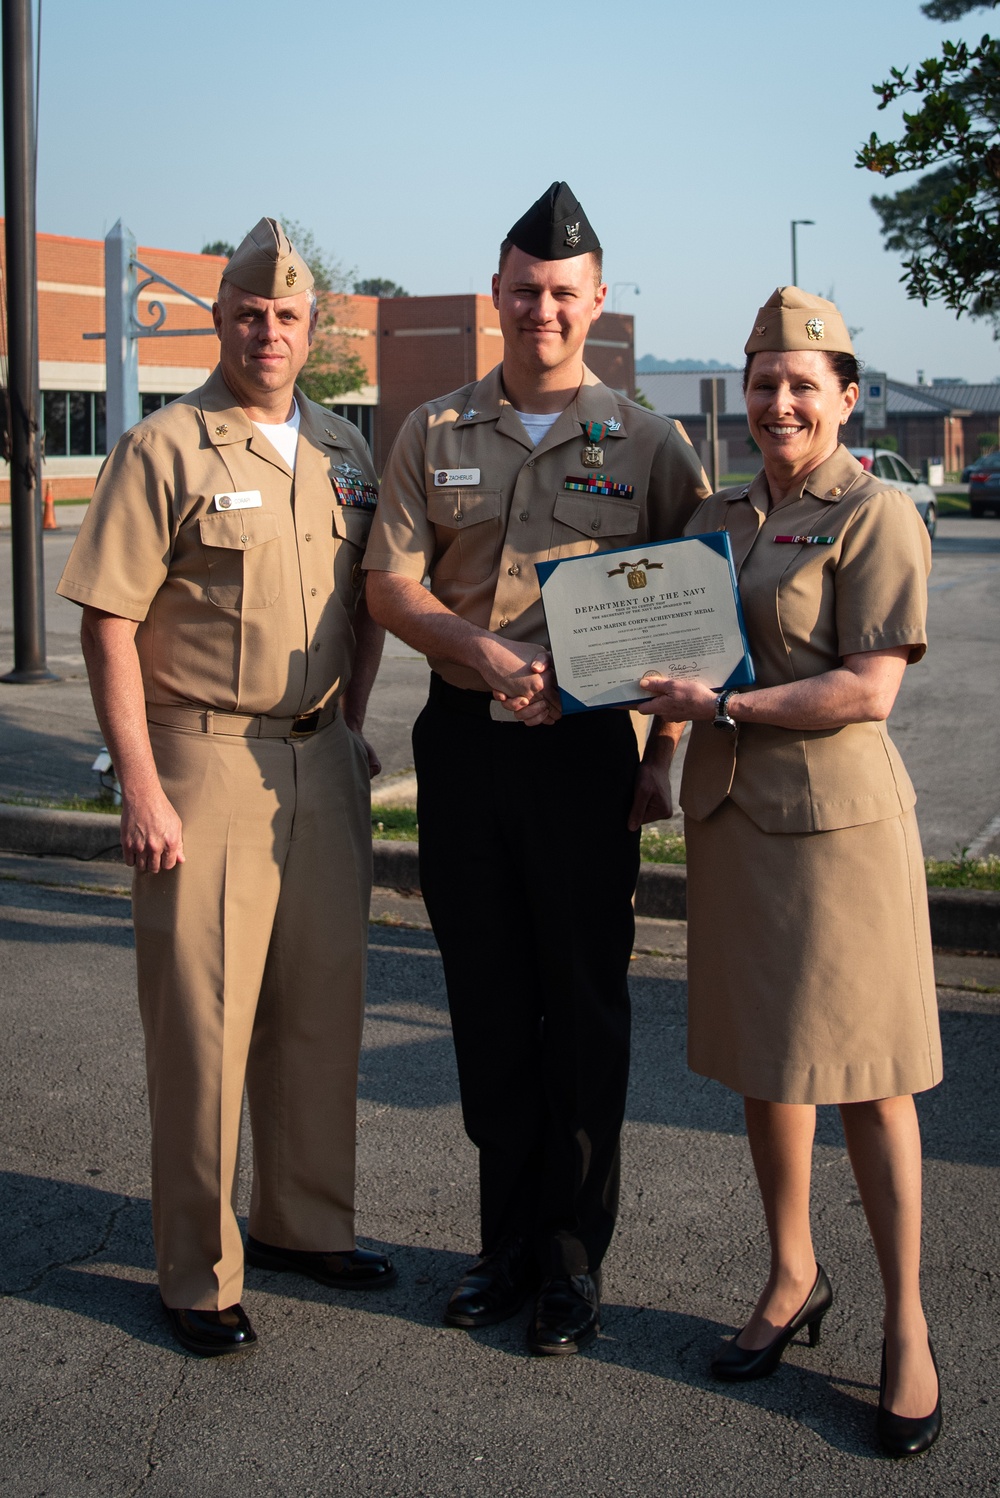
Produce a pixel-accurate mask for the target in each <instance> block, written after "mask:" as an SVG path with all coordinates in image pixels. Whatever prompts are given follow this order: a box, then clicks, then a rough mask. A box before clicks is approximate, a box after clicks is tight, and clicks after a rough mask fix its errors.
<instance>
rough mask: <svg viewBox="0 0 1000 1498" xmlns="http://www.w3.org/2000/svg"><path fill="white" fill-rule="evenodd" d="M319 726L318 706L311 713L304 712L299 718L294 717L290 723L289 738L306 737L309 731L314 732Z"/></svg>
mask: <svg viewBox="0 0 1000 1498" xmlns="http://www.w3.org/2000/svg"><path fill="white" fill-rule="evenodd" d="M318 727H319V708H317V709H316V710H315V712H312V713H306V714H304V716H303V717H301V718H296V719H295V721H294V722H293V723H292V731H291V733H290V734H289V735H288V737H289V738H291V739H307V738H308V737H309V735H310V734H311V733H315V732H316V729H317V728H318Z"/></svg>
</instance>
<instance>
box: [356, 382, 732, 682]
mask: <svg viewBox="0 0 1000 1498" xmlns="http://www.w3.org/2000/svg"><path fill="white" fill-rule="evenodd" d="M591 422H598V423H604V424H606V428H607V430H606V433H605V435H604V437H603V438H602V440H601V442H600V446H601V447H602V448H603V452H604V461H603V463H602V464H601V466H600V468H599V470H595V469H594V468H588V467H587V466H585V464H584V462H583V450H584V447H585V446H587V438H586V437H585V435H584V427H585V426H586V425H587V424H588V423H591ZM595 471H599V472H600V473H601V474H602V475H604V477H605V478H606V479H607V480H608V485H607V487H608V488H609V489H610V490H611V491H612V492H608V493H595V492H590V493H588V492H585V489H584V486H585V484H586V480H587V477H588V475H589V476H592V475H593V474H594V473H595ZM574 486H578V487H574ZM707 493H708V484H707V481H706V479H705V475H704V473H703V472H702V468H701V464H700V463H699V462H698V459H697V457H696V456H695V452H694V449H693V447H692V446H691V443H690V442H689V441H688V438H687V436H686V434H685V432H684V429H683V427H681V425H680V424H679V423H678V422H674V421H670V420H669V419H668V418H667V417H664V416H657V415H656V414H654V413H653V412H652V411H647V410H644V409H643V408H642V407H641V406H637V405H636V404H635V403H634V402H633V401H630V400H626V399H625V398H624V397H623V396H617V395H615V393H614V392H613V391H611V390H609V389H608V387H607V386H606V385H603V384H601V382H600V381H599V380H598V379H597V378H596V376H594V375H593V374H592V373H591V372H590V370H586V371H585V374H584V381H583V384H582V385H581V386H580V389H579V390H578V391H577V394H576V396H575V398H574V399H573V400H572V401H571V402H570V404H569V406H568V407H567V408H566V410H565V411H563V412H562V413H561V414H560V415H559V417H558V419H557V420H556V422H555V423H554V425H553V426H552V427H551V428H550V430H549V431H548V432H547V434H546V435H545V437H544V438H543V439H542V440H541V441H540V442H539V443H538V445H537V446H534V445H533V444H532V441H531V438H530V437H529V436H528V434H527V432H526V431H525V429H524V426H523V425H522V423H521V421H520V419H519V417H518V416H517V413H516V412H515V410H514V408H513V407H512V406H511V404H510V402H509V401H508V400H507V397H506V395H505V394H504V389H503V384H502V382H501V378H500V367H499V366H498V367H497V368H496V369H494V370H492V371H491V372H490V373H489V374H488V375H486V376H485V377H484V378H483V379H482V380H480V381H479V382H478V383H476V384H473V385H466V386H464V387H463V388H462V389H461V390H456V391H454V392H453V393H452V394H450V395H446V396H442V397H441V398H440V399H439V400H434V401H430V402H429V403H428V404H427V405H425V406H421V407H420V408H419V409H418V410H416V411H414V412H413V413H412V415H411V416H409V417H408V418H407V421H406V422H405V424H404V425H403V427H402V429H401V431H400V433H399V436H398V437H397V438H396V442H395V444H394V446H393V449H392V452H391V454H390V456H389V462H388V464H387V466H386V470H385V473H384V474H383V476H382V487H381V493H380V496H379V506H378V510H377V511H376V515H375V521H374V524H373V526H372V533H371V537H370V539H369V542H368V549H367V551H366V553H365V562H364V565H365V567H366V568H367V569H369V570H373V571H380V572H397V573H399V574H401V575H402V576H404V577H411V578H414V579H416V580H417V581H418V582H420V581H423V579H424V578H425V577H427V576H429V577H430V583H431V591H432V592H433V594H434V596H435V597H436V598H438V599H439V600H440V601H441V603H443V604H444V605H445V606H446V607H447V608H449V609H451V610H452V611H453V612H454V613H456V614H458V615H459V616H460V617H461V618H463V619H468V620H469V621H470V622H471V623H473V624H478V625H480V626H481V627H482V628H484V629H489V630H492V631H494V632H498V633H500V634H501V635H502V636H503V638H505V639H510V640H517V641H521V642H526V643H531V644H536V645H546V646H547V645H548V632H547V630H546V628H545V618H544V615H543V612H542V605H541V597H540V592H539V586H538V577H537V574H536V572H535V563H536V562H539V561H544V560H547V559H552V560H555V559H557V558H560V557H571V556H586V555H588V554H590V553H593V552H599V551H610V550H612V549H613V548H614V547H616V546H629V545H632V544H633V543H635V544H637V545H642V544H643V543H644V542H646V541H666V540H670V539H671V538H672V537H674V536H679V535H680V533H681V531H682V530H683V527H684V524H685V521H686V520H687V519H688V517H689V516H690V515H691V514H692V512H693V510H694V509H695V507H696V506H697V504H698V503H699V501H700V500H701V499H703V498H704V497H705V496H706V494H707ZM430 665H431V667H432V669H433V670H435V671H437V672H439V673H440V674H441V675H442V676H443V677H444V678H445V680H446V681H449V682H451V684H452V685H453V686H458V687H466V688H471V689H473V690H477V691H487V690H488V687H487V684H486V682H485V681H483V679H482V677H480V676H479V674H478V673H477V672H475V671H472V670H470V669H469V668H467V667H462V666H456V665H454V664H453V663H451V662H448V661H442V660H436V659H431V660H430Z"/></svg>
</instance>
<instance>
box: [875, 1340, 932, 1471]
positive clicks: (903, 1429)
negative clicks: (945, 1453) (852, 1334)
mask: <svg viewBox="0 0 1000 1498" xmlns="http://www.w3.org/2000/svg"><path fill="white" fill-rule="evenodd" d="M927 1345H928V1346H929V1347H930V1350H931V1361H932V1362H933V1364H934V1372H935V1373H937V1371H938V1365H937V1358H936V1357H935V1356H934V1344H933V1343H932V1342H931V1340H930V1338H928V1339H927ZM875 1434H876V1435H877V1436H878V1441H879V1445H880V1446H881V1447H882V1450H883V1451H884V1452H885V1454H886V1455H887V1456H919V1455H920V1453H921V1452H922V1451H927V1450H928V1448H929V1447H931V1446H933V1445H934V1442H935V1441H936V1440H937V1438H938V1436H939V1435H940V1434H941V1378H940V1375H938V1397H937V1404H935V1406H934V1408H933V1409H932V1410H931V1412H930V1414H929V1415H921V1416H918V1417H917V1418H913V1417H911V1416H909V1415H894V1414H893V1413H892V1410H887V1409H886V1407H885V1343H884V1342H883V1343H882V1372H881V1374H880V1376H879V1381H878V1413H877V1414H876V1416H875Z"/></svg>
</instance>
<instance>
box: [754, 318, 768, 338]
mask: <svg viewBox="0 0 1000 1498" xmlns="http://www.w3.org/2000/svg"><path fill="white" fill-rule="evenodd" d="M754 332H755V333H756V334H757V337H758V338H763V336H764V334H765V333H766V332H767V323H766V322H759V323H758V324H757V326H756V327H755V328H754Z"/></svg>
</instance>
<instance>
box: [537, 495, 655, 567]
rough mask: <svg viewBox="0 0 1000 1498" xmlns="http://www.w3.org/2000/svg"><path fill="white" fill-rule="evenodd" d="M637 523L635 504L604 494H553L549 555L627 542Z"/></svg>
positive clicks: (574, 553)
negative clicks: (554, 497) (554, 495)
mask: <svg viewBox="0 0 1000 1498" xmlns="http://www.w3.org/2000/svg"><path fill="white" fill-rule="evenodd" d="M638 526H639V505H638V503H637V502H636V501H635V500H632V499H613V498H612V497H611V496H609V495H604V494H557V495H556V502H555V505H554V507H553V511H552V544H551V549H550V555H552V556H574V555H576V554H578V553H581V552H583V553H587V552H592V551H606V550H611V549H613V546H614V545H615V544H619V545H622V546H626V545H628V541H629V538H630V537H631V536H634V535H635V533H636V530H637V529H638Z"/></svg>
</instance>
